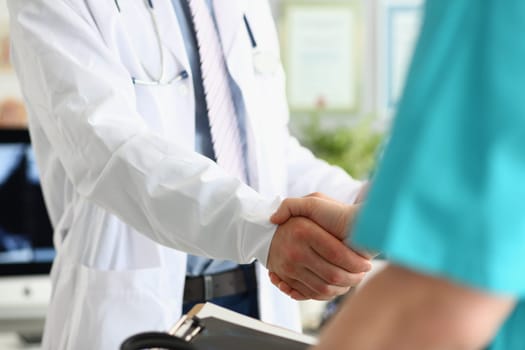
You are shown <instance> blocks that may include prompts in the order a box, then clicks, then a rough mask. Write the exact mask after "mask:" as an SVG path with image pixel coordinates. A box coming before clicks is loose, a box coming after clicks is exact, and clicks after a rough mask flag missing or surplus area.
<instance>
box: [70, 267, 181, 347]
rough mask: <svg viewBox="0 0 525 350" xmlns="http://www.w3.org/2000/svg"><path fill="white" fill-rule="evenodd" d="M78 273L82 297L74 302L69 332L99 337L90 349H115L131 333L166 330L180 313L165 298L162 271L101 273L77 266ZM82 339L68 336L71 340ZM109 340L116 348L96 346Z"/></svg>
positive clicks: (139, 270)
mask: <svg viewBox="0 0 525 350" xmlns="http://www.w3.org/2000/svg"><path fill="white" fill-rule="evenodd" d="M78 272H79V273H78V278H79V280H78V281H79V284H80V285H83V288H79V289H78V291H79V292H80V293H83V294H84V295H83V296H82V297H80V298H77V299H76V300H77V302H78V304H77V305H75V306H74V307H75V309H73V310H71V311H72V312H76V313H77V319H76V322H78V327H72V330H73V332H77V331H79V332H85V334H91V335H95V334H97V335H101V336H100V337H98V338H97V339H90V347H91V348H93V349H107V348H109V347H108V345H111V346H113V345H118V344H119V343H120V342H121V341H122V340H124V339H125V338H126V337H127V336H129V335H130V334H133V333H137V332H141V331H145V330H153V329H156V330H163V329H167V328H168V327H169V326H170V324H171V323H173V320H174V318H175V316H176V315H177V316H178V314H179V312H180V311H179V310H178V308H180V306H179V307H178V308H177V306H176V305H177V303H175V301H174V300H172V299H171V298H169V297H168V294H169V292H170V291H169V289H168V288H166V286H165V284H164V281H165V278H163V268H162V267H155V268H147V269H136V270H119V271H104V270H96V269H91V268H87V267H84V266H80V267H79V270H78ZM170 309H171V310H172V312H169V310H170ZM170 314H171V315H173V317H170V316H169V315H170ZM86 327H91V329H89V328H88V329H86ZM104 334H105V335H104ZM81 337H82V334H71V339H78V338H81ZM98 339H100V340H98ZM108 339H114V340H115V344H107V343H97V341H101V342H104V341H107V340H108ZM113 348H116V347H113Z"/></svg>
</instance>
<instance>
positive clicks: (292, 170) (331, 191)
mask: <svg viewBox="0 0 525 350" xmlns="http://www.w3.org/2000/svg"><path fill="white" fill-rule="evenodd" d="M288 176H289V177H288V195H289V196H290V197H302V196H304V195H307V194H310V193H312V192H321V193H324V194H325V195H328V196H330V197H332V198H334V199H337V200H339V201H342V202H345V203H349V204H351V203H354V201H355V200H356V198H357V195H358V194H359V191H360V190H361V186H362V185H363V183H362V182H361V181H358V180H355V179H353V178H352V177H351V176H350V175H349V174H348V173H346V172H345V171H344V170H343V169H341V168H339V167H337V166H333V165H330V164H328V163H327V162H325V161H324V160H322V159H319V158H316V157H315V156H314V155H313V154H312V152H311V151H310V150H308V149H307V148H305V147H303V146H301V144H300V143H299V142H298V141H297V139H296V138H295V137H292V136H291V137H290V139H289V142H288Z"/></svg>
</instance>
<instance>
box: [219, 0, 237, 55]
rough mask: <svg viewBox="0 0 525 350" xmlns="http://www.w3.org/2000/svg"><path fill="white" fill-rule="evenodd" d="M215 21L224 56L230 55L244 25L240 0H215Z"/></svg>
mask: <svg viewBox="0 0 525 350" xmlns="http://www.w3.org/2000/svg"><path fill="white" fill-rule="evenodd" d="M213 11H214V13H215V21H216V23H217V28H218V30H219V35H220V38H221V44H222V50H223V52H224V56H225V57H228V56H229V55H230V52H231V50H232V47H233V45H234V43H235V39H236V38H237V35H238V34H239V32H240V29H241V27H242V21H243V20H242V16H243V10H242V7H241V4H240V3H239V1H238V0H227V1H224V0H213Z"/></svg>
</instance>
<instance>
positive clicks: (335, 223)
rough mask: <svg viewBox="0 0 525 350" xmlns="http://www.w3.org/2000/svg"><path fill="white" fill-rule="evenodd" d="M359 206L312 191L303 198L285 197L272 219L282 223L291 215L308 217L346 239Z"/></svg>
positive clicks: (338, 236) (337, 236)
mask: <svg viewBox="0 0 525 350" xmlns="http://www.w3.org/2000/svg"><path fill="white" fill-rule="evenodd" d="M359 208H360V206H359V205H347V204H344V203H342V202H339V201H336V200H334V199H332V198H330V197H327V196H325V195H323V194H321V193H312V194H310V195H308V196H305V197H302V198H288V199H285V200H284V201H283V202H282V203H281V206H280V207H279V209H277V211H276V212H275V213H274V214H273V215H272V217H271V218H270V220H271V221H272V222H273V223H274V224H277V225H280V224H282V223H284V222H286V220H288V219H289V218H290V217H294V216H302V217H306V218H308V219H310V220H312V221H314V222H315V223H317V224H318V225H319V226H321V227H322V228H324V229H325V230H326V231H328V232H329V233H331V234H332V235H333V236H335V237H336V238H338V239H339V240H344V239H345V238H346V236H347V235H348V228H349V226H350V223H351V222H353V220H354V217H355V215H356V214H357V212H358V211H359Z"/></svg>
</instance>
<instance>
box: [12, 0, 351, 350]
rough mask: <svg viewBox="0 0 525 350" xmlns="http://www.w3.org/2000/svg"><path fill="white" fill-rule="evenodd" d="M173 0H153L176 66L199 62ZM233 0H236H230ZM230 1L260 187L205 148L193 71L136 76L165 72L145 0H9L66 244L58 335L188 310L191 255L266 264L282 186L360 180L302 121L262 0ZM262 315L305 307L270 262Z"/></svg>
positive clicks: (338, 186) (229, 39) (52, 327)
mask: <svg viewBox="0 0 525 350" xmlns="http://www.w3.org/2000/svg"><path fill="white" fill-rule="evenodd" d="M170 1H171V0H154V5H155V12H156V17H157V21H158V24H159V27H160V33H161V38H162V44H163V45H164V47H165V48H166V52H167V53H169V54H167V55H166V57H167V70H168V75H171V76H173V75H174V74H176V73H178V72H180V71H182V70H186V71H188V72H190V71H191V70H190V68H189V63H188V61H187V58H186V54H185V47H184V43H183V39H182V35H181V33H180V29H179V25H178V23H177V18H176V16H175V13H174V11H173V9H172V5H171V3H170ZM222 1H224V3H222V4H221V2H222ZM227 2H228V9H227V10H225V9H224V8H223V7H221V5H224V4H226V0H216V3H218V6H217V5H216V6H215V10H216V17H217V22H218V27H219V31H220V37H221V42H222V44H223V47H224V51H225V56H226V61H227V66H228V69H229V70H230V73H231V75H232V77H233V78H234V79H235V81H236V83H237V84H238V85H239V87H240V89H241V91H242V95H243V98H244V102H245V105H246V111H247V116H246V118H247V120H246V122H247V134H248V135H247V138H248V152H249V155H248V158H249V172H250V176H251V178H252V181H253V187H254V188H255V190H253V189H251V188H250V187H248V186H246V185H243V184H242V183H240V182H239V181H237V180H236V179H234V178H232V177H229V176H228V175H227V174H226V173H224V172H223V171H222V170H221V168H219V167H218V166H217V165H216V164H215V163H214V162H212V161H210V160H208V159H207V158H205V157H202V156H200V155H198V154H196V153H195V152H194V148H193V147H194V138H195V118H194V115H195V106H194V96H193V87H192V85H191V84H192V81H191V79H185V80H184V81H182V82H180V83H175V84H172V85H169V86H161V87H158V86H157V87H144V86H134V85H133V84H132V83H131V76H133V77H136V78H144V77H146V75H145V71H144V70H145V69H147V70H149V71H150V73H151V74H153V75H157V74H158V72H159V71H160V63H159V49H158V46H157V39H156V37H155V34H154V30H153V26H152V22H151V18H150V17H149V13H148V11H147V10H146V7H145V4H144V3H145V2H144V1H139V0H136V1H131V0H126V1H120V4H121V7H122V13H120V14H119V12H118V11H117V10H116V7H115V3H114V1H113V0H111V1H110V0H24V1H20V0H10V1H9V2H8V5H9V11H10V14H11V19H12V21H11V36H12V39H13V44H12V58H13V62H14V65H15V68H16V70H17V72H18V75H19V78H20V81H21V86H22V90H23V94H24V97H25V100H26V103H27V108H28V112H29V117H30V132H31V137H32V141H33V143H34V146H35V151H36V157H37V161H38V165H39V168H40V171H41V177H42V185H43V190H44V195H45V199H46V203H47V206H48V209H49V213H50V217H51V220H52V223H53V225H54V228H55V245H56V247H57V251H58V253H57V257H56V260H55V263H54V266H53V270H52V280H53V284H54V289H53V294H52V299H51V304H50V309H49V314H48V318H47V323H46V329H45V336H44V348H45V349H52V350H58V349H75V350H79V349H116V348H117V347H118V345H119V344H120V342H121V341H122V340H123V339H124V338H126V337H127V336H129V335H131V334H133V333H136V332H140V331H145V330H166V329H168V328H169V327H170V326H171V325H172V324H173V323H174V322H175V321H176V320H177V319H178V318H179V316H180V313H181V301H182V293H183V285H184V277H185V271H186V253H184V252H190V253H193V254H203V255H207V256H210V257H215V258H223V259H232V260H236V261H239V262H242V263H248V262H250V261H252V260H253V259H254V258H256V259H258V260H259V262H260V263H262V265H264V264H266V258H267V254H268V249H269V244H270V242H271V239H272V236H273V233H274V231H275V228H276V227H275V226H274V225H272V224H271V223H270V222H269V221H268V217H269V216H270V214H271V213H272V212H273V211H274V210H275V209H276V207H277V206H278V204H279V198H280V196H302V195H305V194H307V193H310V192H313V191H322V192H324V193H327V194H328V195H331V196H333V197H335V198H338V199H341V200H345V201H352V200H353V198H354V197H355V195H356V193H357V191H358V187H359V183H358V182H357V181H354V180H352V179H351V178H350V177H349V176H347V175H346V174H345V173H344V172H343V171H341V170H340V169H336V168H334V167H331V166H329V165H327V164H326V163H324V162H322V161H320V160H318V159H315V158H314V157H313V156H312V154H311V153H310V152H309V151H308V150H306V149H305V148H303V147H302V146H300V145H299V143H298V142H297V141H296V140H295V139H294V138H293V137H291V136H290V135H289V132H288V129H287V123H288V110H287V104H286V99H285V90H284V76H283V72H282V68H281V67H280V66H279V67H278V69H277V70H276V71H275V72H273V73H265V74H261V73H258V72H257V71H255V70H254V65H253V55H252V53H253V50H252V47H251V44H250V40H249V37H248V34H247V31H246V28H245V26H244V24H243V22H242V15H243V14H246V16H247V18H248V19H249V21H250V25H251V28H252V30H253V32H254V35H255V36H256V40H257V44H258V49H260V50H263V51H265V52H267V53H271V54H273V55H276V57H278V55H279V49H278V42H277V37H276V33H275V30H274V27H273V21H272V17H271V13H270V10H269V6H268V4H267V2H266V1H263V0H244V1H243V0H227ZM257 273H258V281H259V293H260V297H259V300H260V311H261V317H262V319H263V320H265V321H267V322H271V323H275V324H279V325H282V326H285V327H289V328H292V329H299V327H300V323H299V315H298V308H297V305H296V304H295V303H294V302H293V301H292V300H291V299H290V298H289V297H287V296H285V295H283V294H282V293H280V292H279V290H278V289H277V288H275V287H273V286H272V285H271V283H270V282H269V280H268V277H267V272H266V271H265V269H264V267H263V266H261V265H259V267H258V270H257Z"/></svg>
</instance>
